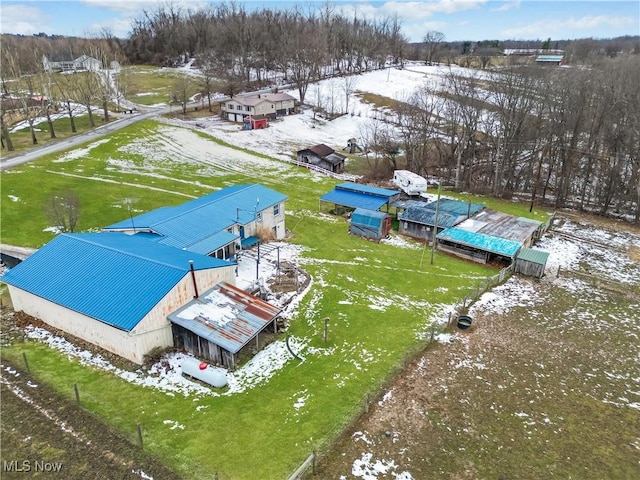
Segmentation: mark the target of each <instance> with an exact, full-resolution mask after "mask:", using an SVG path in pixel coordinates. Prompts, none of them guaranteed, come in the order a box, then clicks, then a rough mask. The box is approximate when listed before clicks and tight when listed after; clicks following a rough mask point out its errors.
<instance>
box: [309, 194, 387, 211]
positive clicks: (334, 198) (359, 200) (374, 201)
mask: <svg viewBox="0 0 640 480" xmlns="http://www.w3.org/2000/svg"><path fill="white" fill-rule="evenodd" d="M320 200H322V201H323V202H329V203H335V204H336V205H343V206H345V207H351V208H364V209H366V210H379V209H380V208H381V207H382V206H383V205H384V204H386V203H387V199H386V198H383V197H376V196H373V195H368V194H366V193H358V192H350V191H347V190H332V191H330V192H329V193H326V194H324V195H323V196H322V197H320Z"/></svg>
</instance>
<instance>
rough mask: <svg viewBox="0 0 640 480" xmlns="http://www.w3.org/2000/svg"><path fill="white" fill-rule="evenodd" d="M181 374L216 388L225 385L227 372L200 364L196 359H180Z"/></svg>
mask: <svg viewBox="0 0 640 480" xmlns="http://www.w3.org/2000/svg"><path fill="white" fill-rule="evenodd" d="M181 366H182V373H184V374H185V375H189V376H190V377H193V378H196V379H198V380H200V381H202V382H204V383H207V384H209V385H211V386H213V387H216V388H222V387H225V386H226V385H227V371H226V370H225V369H224V368H218V367H214V366H211V365H209V364H208V363H205V362H201V361H200V360H198V359H197V358H193V357H187V358H183V359H182V365H181Z"/></svg>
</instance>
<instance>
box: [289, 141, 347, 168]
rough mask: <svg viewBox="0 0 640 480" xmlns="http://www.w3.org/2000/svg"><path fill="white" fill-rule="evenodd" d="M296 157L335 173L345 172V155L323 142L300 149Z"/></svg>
mask: <svg viewBox="0 0 640 480" xmlns="http://www.w3.org/2000/svg"><path fill="white" fill-rule="evenodd" d="M296 158H297V160H298V162H300V163H308V164H311V165H315V166H316V167H319V168H322V169H324V170H329V171H330V172H333V173H342V172H344V163H345V159H346V158H347V157H345V156H344V155H342V154H340V153H338V152H336V151H335V150H334V149H333V148H331V147H328V146H327V145H324V144H322V143H320V144H318V145H315V146H313V147H308V148H304V149H302V150H298V152H297V154H296Z"/></svg>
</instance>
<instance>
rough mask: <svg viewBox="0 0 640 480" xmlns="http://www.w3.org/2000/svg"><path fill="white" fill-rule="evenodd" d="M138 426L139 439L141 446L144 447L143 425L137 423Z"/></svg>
mask: <svg viewBox="0 0 640 480" xmlns="http://www.w3.org/2000/svg"><path fill="white" fill-rule="evenodd" d="M136 427H137V429H138V441H139V442H140V448H143V444H142V425H140V424H139V423H137V424H136Z"/></svg>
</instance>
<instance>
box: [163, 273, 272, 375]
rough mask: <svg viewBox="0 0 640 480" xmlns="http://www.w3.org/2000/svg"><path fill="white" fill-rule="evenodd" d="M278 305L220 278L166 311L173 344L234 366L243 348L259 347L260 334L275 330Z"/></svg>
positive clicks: (216, 362) (218, 362)
mask: <svg viewBox="0 0 640 480" xmlns="http://www.w3.org/2000/svg"><path fill="white" fill-rule="evenodd" d="M281 312H282V310H281V309H279V308H277V307H275V306H273V305H271V304H269V303H267V302H265V301H264V300H261V299H259V298H257V297H254V296H253V295H251V294H249V293H247V292H245V291H243V290H240V289H239V288H236V287H234V286H233V285H230V284H229V283H225V282H221V283H219V284H218V285H216V286H214V287H213V288H211V289H210V290H208V291H207V292H205V293H203V294H202V295H201V296H199V297H198V298H197V299H194V300H192V301H191V302H189V303H188V304H187V305H185V306H183V307H182V308H180V309H178V310H177V311H175V312H173V313H171V314H170V315H169V317H168V318H169V321H170V322H171V324H172V329H173V338H174V342H175V345H176V346H177V347H180V348H184V349H185V350H187V351H188V352H190V353H192V354H193V355H195V356H196V357H198V358H201V359H205V360H208V361H210V362H212V363H215V364H218V365H222V366H224V367H226V368H230V369H233V368H235V367H236V366H237V365H238V360H239V356H240V355H241V354H242V353H243V351H244V350H247V349H249V350H251V352H249V353H253V351H257V350H259V349H260V341H261V335H263V336H264V335H265V333H266V332H271V333H276V331H277V326H276V321H277V318H278V316H279V315H280V313H281Z"/></svg>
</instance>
